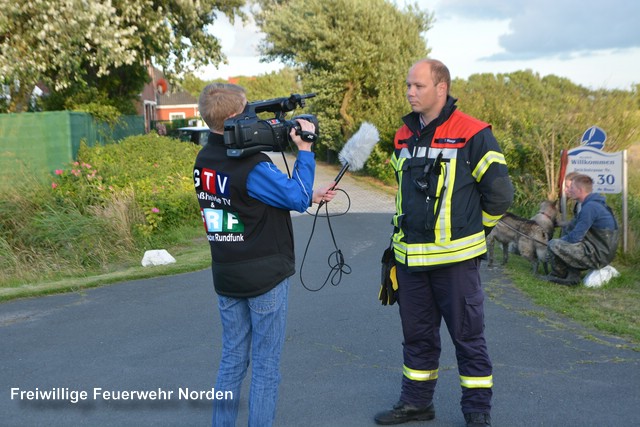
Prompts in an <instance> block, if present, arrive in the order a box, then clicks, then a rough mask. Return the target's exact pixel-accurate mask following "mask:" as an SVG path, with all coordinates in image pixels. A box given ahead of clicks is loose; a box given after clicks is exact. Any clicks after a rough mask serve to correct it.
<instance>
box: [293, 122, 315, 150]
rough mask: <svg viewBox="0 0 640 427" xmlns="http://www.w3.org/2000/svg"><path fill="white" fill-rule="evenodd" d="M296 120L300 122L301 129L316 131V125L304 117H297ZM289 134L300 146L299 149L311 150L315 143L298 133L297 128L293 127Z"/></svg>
mask: <svg viewBox="0 0 640 427" xmlns="http://www.w3.org/2000/svg"><path fill="white" fill-rule="evenodd" d="M296 121H297V122H298V124H300V129H301V130H302V131H304V132H311V133H315V131H316V127H315V126H314V125H313V123H311V122H310V121H307V120H302V119H296ZM289 136H290V137H291V140H292V141H293V142H294V143H295V144H296V145H297V146H298V150H300V151H311V146H312V145H313V143H312V142H306V141H305V140H303V139H302V137H301V136H300V135H298V134H297V133H296V129H295V128H291V131H290V132H289Z"/></svg>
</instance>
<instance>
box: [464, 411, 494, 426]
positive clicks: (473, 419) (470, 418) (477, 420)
mask: <svg viewBox="0 0 640 427" xmlns="http://www.w3.org/2000/svg"><path fill="white" fill-rule="evenodd" d="M464 420H465V421H466V422H467V427H486V426H490V425H491V415H489V414H486V413H483V412H473V413H471V414H464Z"/></svg>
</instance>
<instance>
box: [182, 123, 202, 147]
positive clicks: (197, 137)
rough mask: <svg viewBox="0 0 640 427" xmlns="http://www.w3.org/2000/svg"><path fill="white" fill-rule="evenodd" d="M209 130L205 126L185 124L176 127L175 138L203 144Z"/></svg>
mask: <svg viewBox="0 0 640 427" xmlns="http://www.w3.org/2000/svg"><path fill="white" fill-rule="evenodd" d="M209 132H210V131H209V128H208V127H206V126H187V127H183V128H178V133H177V138H178V139H180V140H181V141H185V142H193V143H194V144H198V145H205V144H206V143H207V141H208V140H209Z"/></svg>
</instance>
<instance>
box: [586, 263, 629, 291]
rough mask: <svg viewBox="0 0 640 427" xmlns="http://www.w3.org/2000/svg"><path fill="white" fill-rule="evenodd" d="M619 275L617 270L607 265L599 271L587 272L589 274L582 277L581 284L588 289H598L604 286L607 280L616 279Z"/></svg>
mask: <svg viewBox="0 0 640 427" xmlns="http://www.w3.org/2000/svg"><path fill="white" fill-rule="evenodd" d="M619 275H620V273H619V272H618V270H616V269H615V268H613V267H612V266H610V265H607V266H606V267H604V268H601V269H600V270H593V271H591V272H589V274H587V275H586V276H585V277H584V279H583V281H582V282H583V283H584V285H585V286H586V287H588V288H599V287H600V286H602V285H604V284H606V283H607V282H608V281H609V280H611V279H613V278H614V277H618V276H619Z"/></svg>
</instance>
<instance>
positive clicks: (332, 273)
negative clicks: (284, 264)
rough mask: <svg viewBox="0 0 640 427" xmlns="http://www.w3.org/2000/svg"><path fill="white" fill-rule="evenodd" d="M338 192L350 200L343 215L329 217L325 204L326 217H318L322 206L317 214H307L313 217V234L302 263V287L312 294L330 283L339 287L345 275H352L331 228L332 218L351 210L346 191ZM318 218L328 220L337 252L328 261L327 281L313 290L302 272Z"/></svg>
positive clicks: (317, 210)
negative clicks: (306, 282)
mask: <svg viewBox="0 0 640 427" xmlns="http://www.w3.org/2000/svg"><path fill="white" fill-rule="evenodd" d="M337 191H341V192H343V193H344V194H345V195H346V196H347V200H348V204H347V209H346V210H345V211H344V212H343V213H340V214H333V215H329V208H328V203H325V204H324V205H323V206H324V209H325V212H326V214H325V215H322V216H321V215H318V213H319V211H320V208H321V207H322V206H320V205H318V208H317V209H316V212H315V214H311V213H309V212H307V213H308V214H309V215H313V226H312V227H311V234H310V235H309V240H308V241H307V246H306V247H305V249H304V255H303V256H302V262H301V263H300V283H302V286H303V287H304V288H305V289H306V290H308V291H310V292H318V291H319V290H321V289H322V288H324V287H325V285H326V284H327V283H328V282H329V281H331V285H332V286H338V285H339V284H340V281H342V275H343V274H351V267H350V266H349V265H348V264H347V263H345V262H344V255H343V254H342V251H341V250H340V249H339V248H338V245H337V243H336V238H335V234H334V233H333V228H332V227H331V220H330V218H331V217H332V216H340V215H345V214H346V213H347V212H349V209H350V208H351V198H350V197H349V195H348V194H347V192H346V191H344V190H342V189H338V190H337ZM318 217H325V218H327V225H328V226H329V232H330V233H331V240H332V241H333V246H334V248H335V251H333V252H331V254H329V257H328V259H327V263H328V264H329V273H328V274H327V277H326V279H325V280H324V282H323V283H322V285H320V287H319V288H317V289H312V288H310V287H308V286H307V285H306V284H305V283H304V280H303V278H302V270H303V269H304V261H305V260H306V259H307V252H308V251H309V245H310V244H311V239H312V238H313V234H314V232H315V229H316V222H317V221H318ZM332 259H333V261H334V263H333V264H332Z"/></svg>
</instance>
